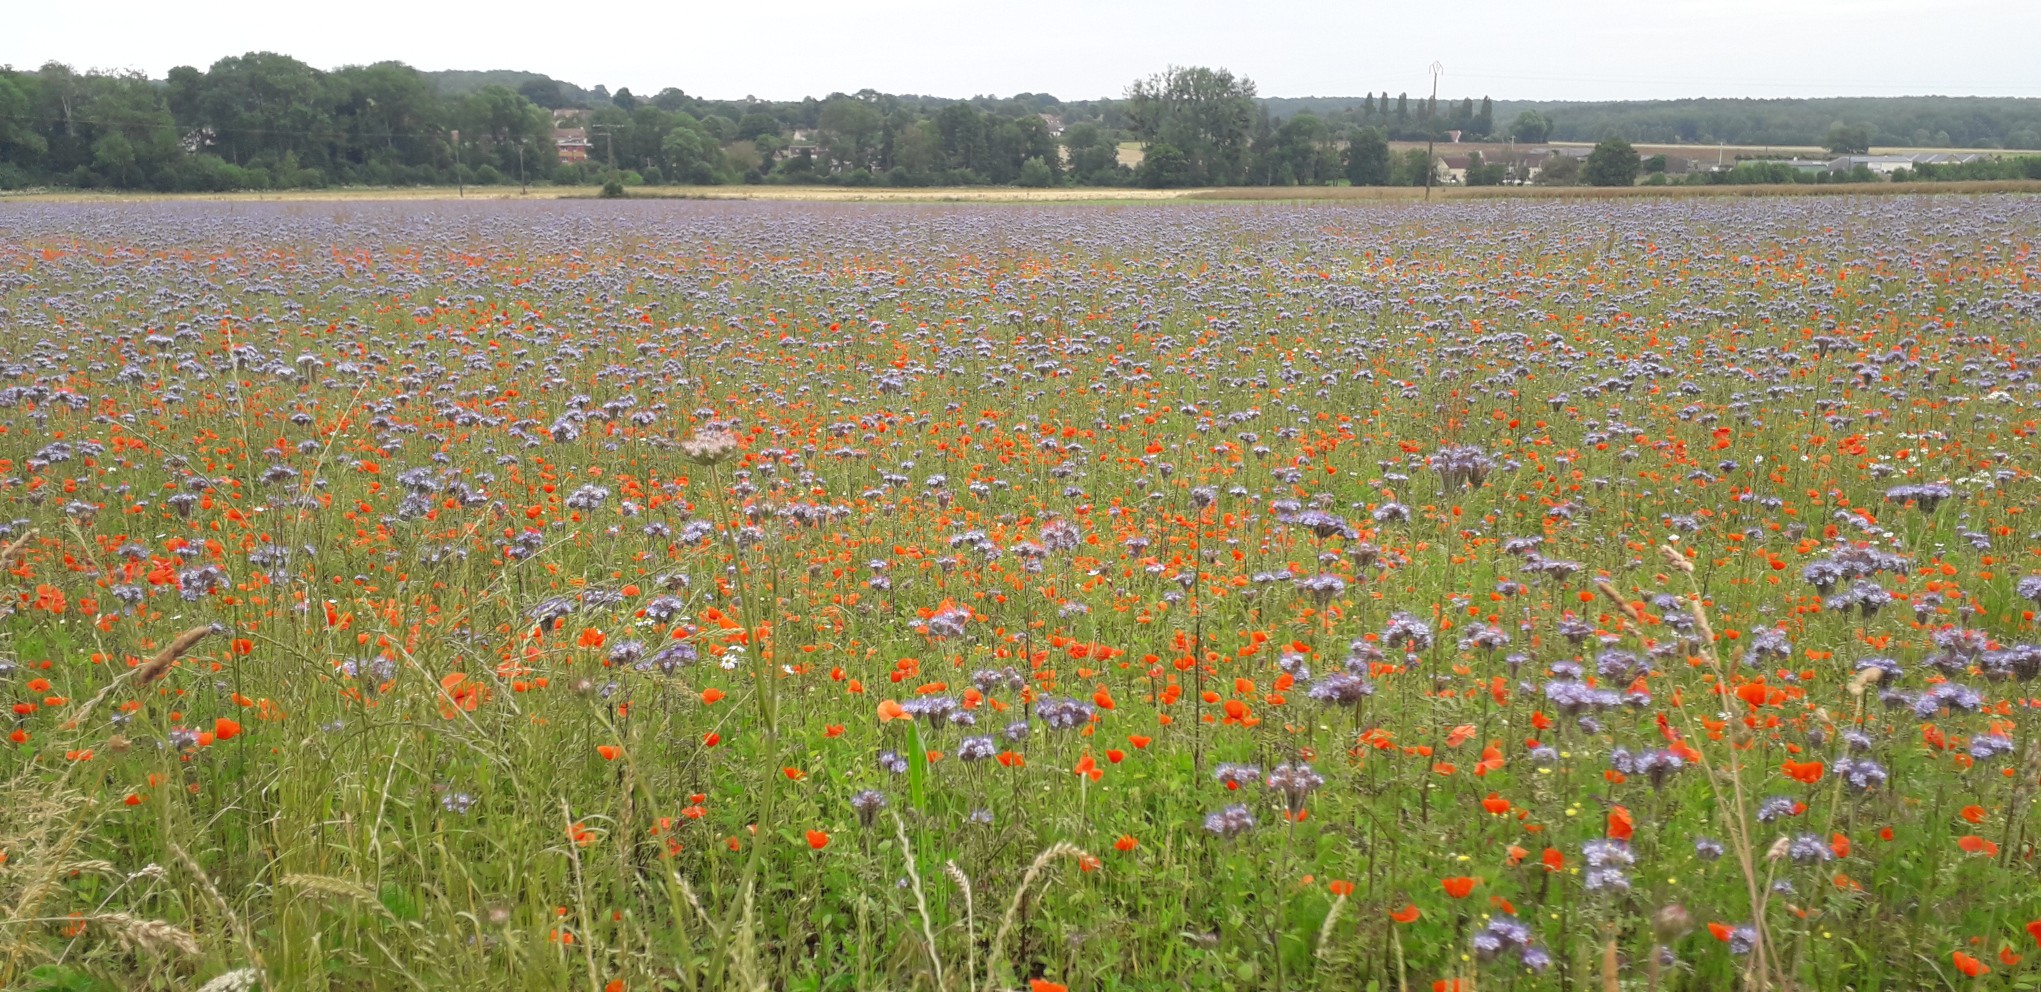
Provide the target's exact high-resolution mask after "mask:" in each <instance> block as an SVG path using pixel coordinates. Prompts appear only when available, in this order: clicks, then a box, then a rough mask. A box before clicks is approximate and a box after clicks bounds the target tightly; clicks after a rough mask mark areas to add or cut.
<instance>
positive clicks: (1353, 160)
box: [1346, 127, 1389, 186]
mask: <svg viewBox="0 0 2041 992" xmlns="http://www.w3.org/2000/svg"><path fill="white" fill-rule="evenodd" d="M1346 178H1347V182H1350V183H1353V184H1354V185H1356V186H1387V185H1389V138H1388V136H1387V135H1385V134H1383V133H1382V129H1381V128H1379V127H1366V128H1362V129H1361V130H1360V131H1358V132H1356V133H1354V135H1353V136H1352V137H1350V138H1349V139H1348V141H1347V158H1346Z"/></svg>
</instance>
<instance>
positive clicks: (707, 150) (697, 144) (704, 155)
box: [659, 113, 722, 185]
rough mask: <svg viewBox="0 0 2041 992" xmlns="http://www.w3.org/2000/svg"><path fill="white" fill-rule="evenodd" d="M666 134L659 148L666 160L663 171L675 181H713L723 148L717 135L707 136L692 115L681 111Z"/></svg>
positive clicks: (699, 183) (701, 182)
mask: <svg viewBox="0 0 2041 992" xmlns="http://www.w3.org/2000/svg"><path fill="white" fill-rule="evenodd" d="M675 116H676V117H677V118H679V119H678V120H677V121H676V122H675V123H674V125H673V127H672V129H671V130H668V131H667V132H666V137H665V138H663V139H661V141H660V143H659V151H660V153H661V154H662V156H663V157H664V158H665V160H666V166H667V169H666V175H668V176H671V177H672V178H673V180H674V181H675V182H681V183H693V184H695V185H705V184H708V183H712V182H715V181H716V167H717V166H718V165H719V164H721V159H722V152H721V149H720V148H719V147H718V146H717V144H716V139H715V138H713V137H710V136H709V133H708V131H707V130H706V129H704V128H703V127H702V126H701V124H700V123H699V122H697V121H696V120H695V119H694V115H692V114H687V113H681V114H677V115H675Z"/></svg>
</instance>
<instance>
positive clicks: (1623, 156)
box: [1581, 138, 1638, 186]
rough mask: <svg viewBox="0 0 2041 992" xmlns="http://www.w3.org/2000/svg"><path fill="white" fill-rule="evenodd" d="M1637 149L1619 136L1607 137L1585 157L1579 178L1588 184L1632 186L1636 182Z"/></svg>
mask: <svg viewBox="0 0 2041 992" xmlns="http://www.w3.org/2000/svg"><path fill="white" fill-rule="evenodd" d="M1637 163H1638V160H1637V149H1635V148H1632V147H1630V143H1629V142H1627V141H1624V140H1623V139H1621V138H1609V139H1607V140H1605V141H1603V142H1602V143H1601V144H1598V145H1596V146H1595V148H1594V151H1592V152H1590V153H1589V154H1588V157H1587V167H1586V168H1585V169H1583V170H1582V173H1581V178H1583V179H1585V180H1587V184H1588V185H1589V186H1632V185H1635V184H1636V182H1637Z"/></svg>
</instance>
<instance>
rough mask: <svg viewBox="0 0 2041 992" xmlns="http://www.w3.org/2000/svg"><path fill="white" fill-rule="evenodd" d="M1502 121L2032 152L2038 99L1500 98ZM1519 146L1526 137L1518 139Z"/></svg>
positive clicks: (1562, 130) (1591, 135) (1731, 138)
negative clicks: (1848, 135)
mask: <svg viewBox="0 0 2041 992" xmlns="http://www.w3.org/2000/svg"><path fill="white" fill-rule="evenodd" d="M1497 112H1498V113H1501V114H1503V115H1505V116H1508V115H1512V114H1514V115H1518V116H1519V117H1521V115H1522V114H1523V113H1526V112H1534V113H1538V114H1541V115H1543V116H1544V117H1546V118H1547V119H1549V120H1550V121H1551V122H1552V133H1551V134H1550V136H1549V138H1541V139H1539V140H1552V141H1597V140H1600V139H1602V138H1605V137H1609V136H1612V135H1613V136H1619V137H1622V138H1625V139H1627V140H1629V141H1632V142H1636V143H1639V144H1700V145H1713V144H1717V143H1725V144H1730V145H1774V146H1793V145H1802V146H1820V145H1821V144H1823V142H1825V141H1826V140H1827V138H1828V134H1829V129H1830V127H1831V126H1832V125H1834V124H1835V123H1836V122H1837V121H1849V122H1852V124H1854V125H1857V126H1861V127H1866V128H1868V129H1869V130H1870V133H1872V134H1875V135H1877V136H1878V139H1879V141H1880V142H1882V143H1884V144H1888V145H1897V146H1908V147H1936V148H1941V147H1959V148H2034V147H2037V144H2036V143H2037V142H2041V100H2036V99H2031V98H2018V97H1950V96H1907V97H1824V98H1816V99H1721V98H1704V99H1688V100H1610V101H1595V102H1548V101H1533V102H1526V101H1512V100H1504V101H1501V102H1499V103H1498V104H1497ZM1518 140H1520V141H1527V140H1530V139H1528V138H1524V137H1522V134H1521V132H1519V138H1518Z"/></svg>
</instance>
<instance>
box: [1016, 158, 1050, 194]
mask: <svg viewBox="0 0 2041 992" xmlns="http://www.w3.org/2000/svg"><path fill="white" fill-rule="evenodd" d="M1017 181H1018V183H1019V184H1020V185H1022V186H1033V187H1043V186H1053V185H1055V183H1056V173H1055V171H1054V170H1052V169H1051V168H1049V163H1047V162H1044V161H1042V160H1041V159H1040V158H1030V159H1028V160H1027V161H1025V162H1022V163H1021V167H1020V178H1019V180H1017Z"/></svg>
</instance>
